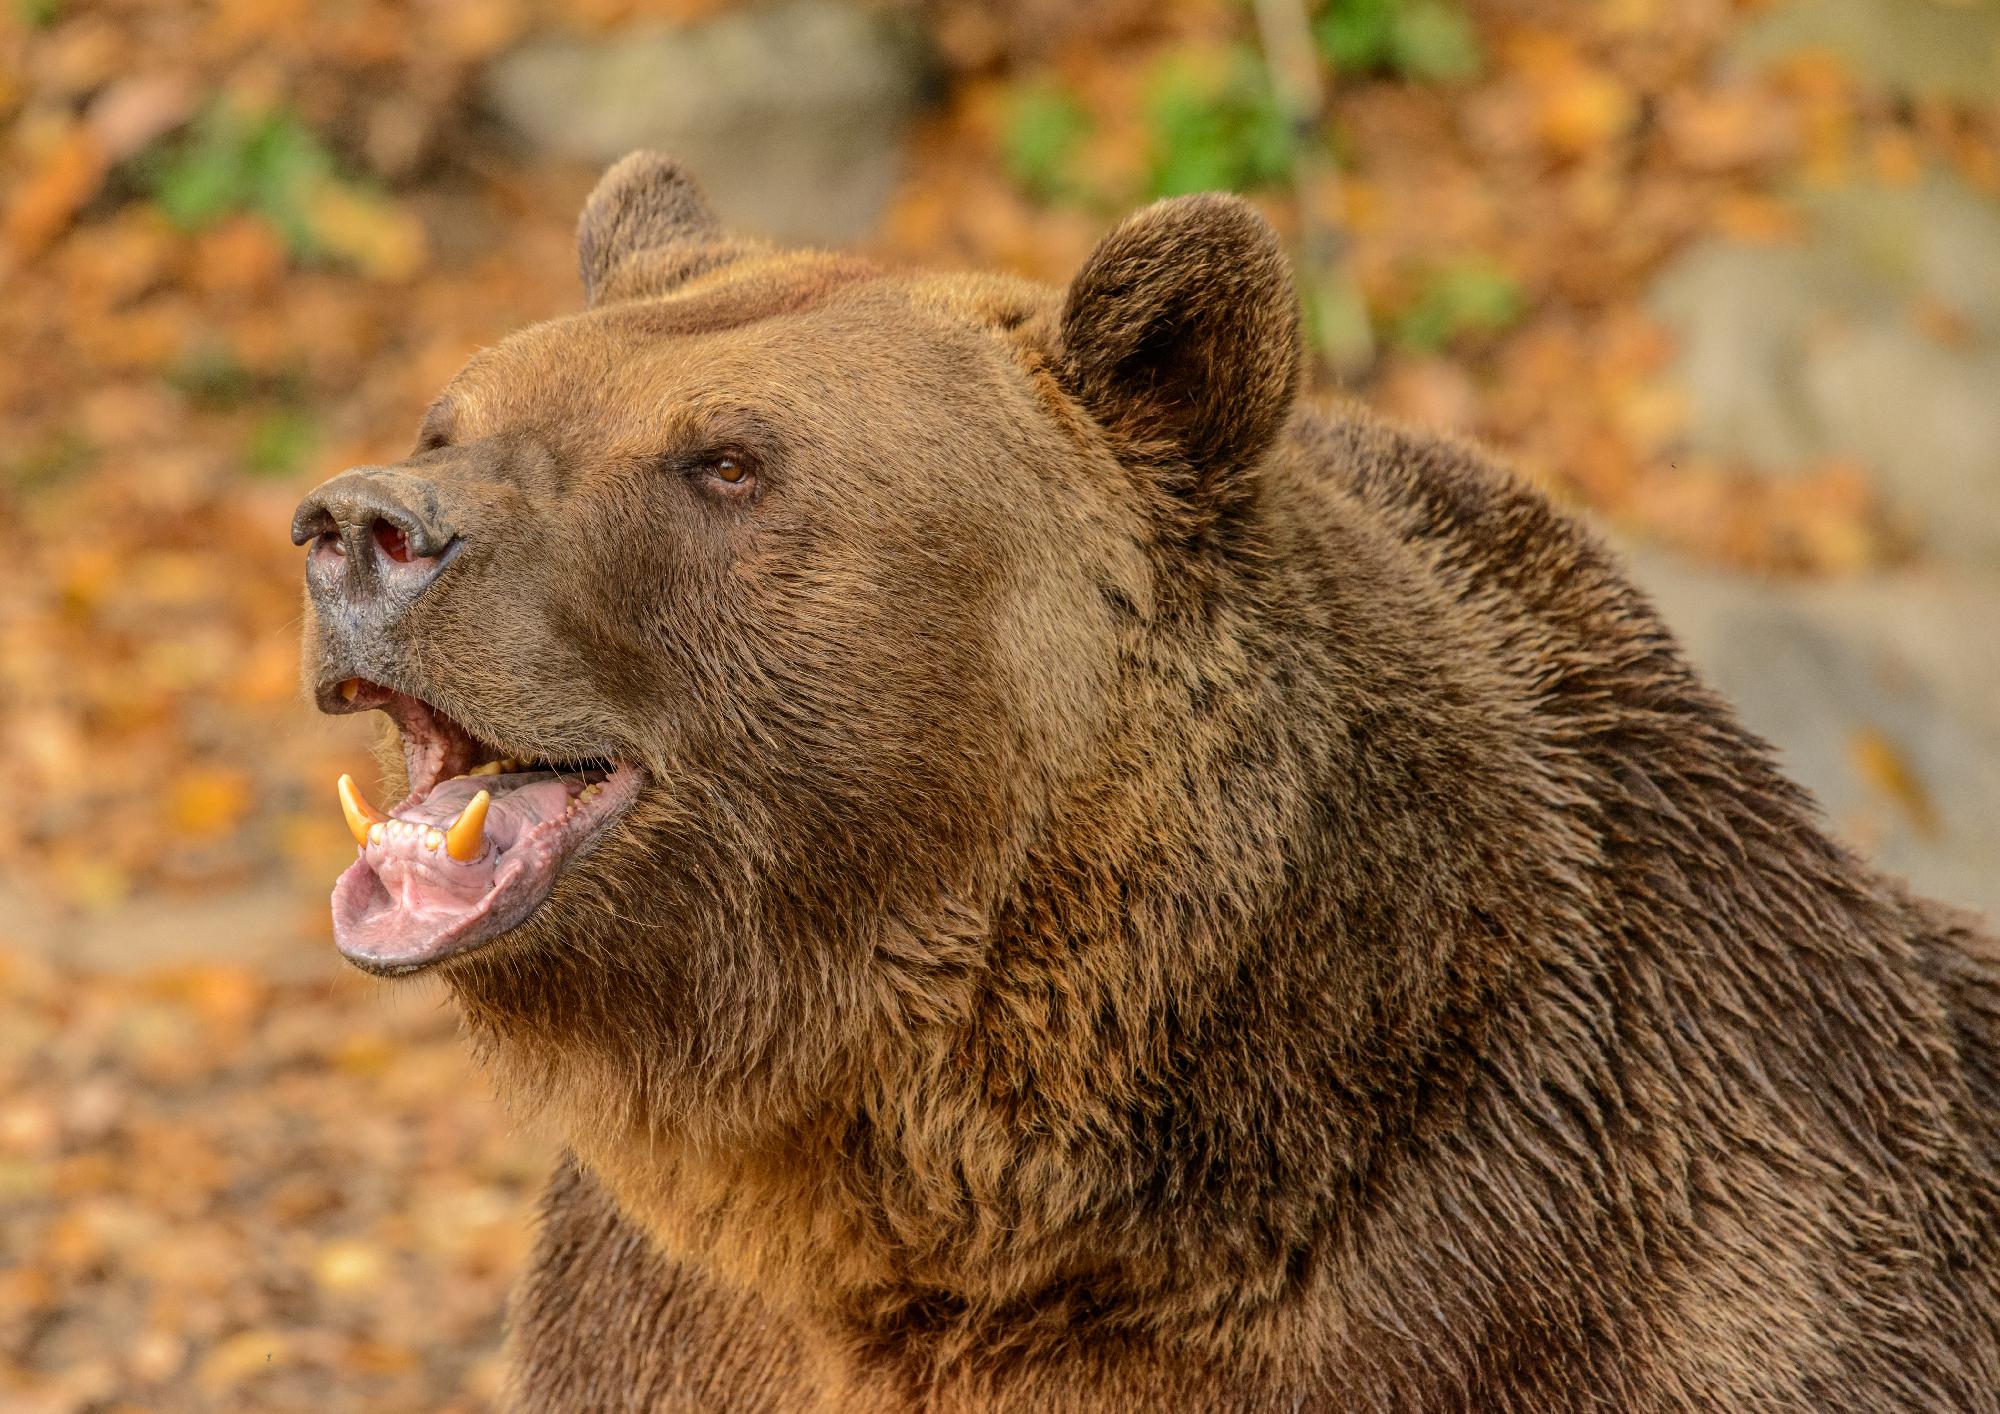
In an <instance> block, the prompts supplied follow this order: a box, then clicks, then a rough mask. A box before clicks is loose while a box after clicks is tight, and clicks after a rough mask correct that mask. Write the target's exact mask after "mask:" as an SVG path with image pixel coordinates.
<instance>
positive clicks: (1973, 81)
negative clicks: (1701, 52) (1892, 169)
mask: <svg viewBox="0 0 2000 1414" xmlns="http://www.w3.org/2000/svg"><path fill="white" fill-rule="evenodd" d="M1805 50H1827V51H1831V52H1832V53H1833V54H1835V55H1837V56H1839V58H1840V59H1841V60H1842V61H1843V62H1844V63H1845V64H1846V65H1847V66H1848V67H1849V68H1850V69H1852V70H1853V71H1854V72H1855V73H1857V74H1859V75H1861V76H1862V77H1863V78H1864V79H1868V80H1870V81H1872V82H1874V83H1876V84H1879V85H1881V86H1882V87H1884V88H1888V89H1891V90H1893V91H1895V92H1898V93H1903V94H1909V95H1913V96H1917V97H1926V98H1951V99H1959V100H1962V101H1966V102H1973V103H1983V102H1989V101H1991V100H1992V99H1995V98H2000V5H1996V4H1994V3H1993V0H1793V3H1792V4H1790V5H1785V6H1781V7H1780V8H1778V9H1775V10H1772V11H1770V12H1769V13H1767V14H1765V15H1763V16H1761V17H1760V18H1759V19H1757V20H1754V21H1752V22H1751V23H1750V24H1748V25H1746V26H1745V27H1744V29H1743V32H1742V34H1741V35H1740V36H1739V38H1738V39H1737V41H1736V44H1735V45H1734V47H1733V51H1732V52H1733V53H1734V54H1735V55H1736V56H1737V57H1739V58H1742V59H1745V60H1749V61H1752V62H1761V61H1764V60H1768V59H1774V58H1780V57H1783V56H1785V55H1790V54H1797V53H1800V52H1802V51H1805Z"/></svg>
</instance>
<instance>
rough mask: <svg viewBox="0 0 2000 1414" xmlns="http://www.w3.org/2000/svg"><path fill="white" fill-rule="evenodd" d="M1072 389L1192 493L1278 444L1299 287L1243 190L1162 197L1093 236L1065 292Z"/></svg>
mask: <svg viewBox="0 0 2000 1414" xmlns="http://www.w3.org/2000/svg"><path fill="white" fill-rule="evenodd" d="M1061 341H1062V348H1061V355H1060V359H1061V369H1062V374H1063V376H1064V378H1065V381H1066V383H1067V385H1068V387H1069V390H1070V392H1071V393H1072V394H1073V395H1074V396H1075V397H1076V398H1077V399H1078V400H1079V401H1080V402H1082V403H1083V405H1084V406H1085V407H1086V408H1087V409H1088V410H1089V411H1090V413H1091V415H1092V416H1093V417H1095V418H1096V419H1097V421H1098V423H1099V424H1100V425H1101V426H1103V427H1104V428H1106V429H1107V430H1108V431H1110V432H1111V433H1112V434H1113V436H1115V437H1116V438H1118V439H1119V440H1120V442H1122V443H1123V444H1125V447H1126V449H1127V450H1128V452H1129V455H1131V456H1132V457H1133V458H1134V459H1141V460H1144V459H1150V460H1155V461H1158V462H1161V463H1163V464H1164V466H1165V468H1166V469H1168V470H1170V471H1171V472H1175V473H1178V475H1177V476H1176V477H1175V479H1176V480H1180V481H1182V482H1184V483H1185V484H1184V485H1183V486H1182V487H1181V488H1180V489H1181V490H1182V492H1183V494H1187V495H1200V494H1201V493H1202V492H1203V491H1207V492H1208V493H1209V494H1210V495H1211V496H1212V497H1223V498H1226V496H1227V488H1228V487H1229V486H1230V485H1231V484H1234V483H1240V481H1241V480H1242V478H1241V477H1240V475H1239V473H1241V472H1243V471H1245V470H1247V469H1248V468H1249V467H1250V466H1252V465H1253V464H1254V463H1255V462H1256V461H1257V460H1258V459H1259V458H1260V457H1261V456H1262V455H1263V454H1264V452H1265V451H1266V450H1267V449H1268V448H1269V446H1270V444H1271V441H1272V439H1273V438H1274V437H1276V435H1277V433H1278V429H1279V428H1280V427H1281V426H1283V424H1284V420H1285V416H1286V414H1287V413H1288V412H1289V411H1290V410H1291V404H1292V396H1293V392H1294V390H1295V388H1296V386H1297V383H1298V377H1299V316H1298V297H1297V295H1296V293H1295V292H1294V290H1293V288H1292V276H1291V268H1290V263H1289V262H1288V261H1287V260H1286V258H1285V253H1284V249H1283V247H1282V246H1280V245H1279V243H1278V237H1277V233H1276V232H1274V231H1273V230H1272V229H1271V227H1270V226H1269V224H1267V223H1266V222H1265V220H1264V218H1263V217H1262V216H1260V215H1258V214H1257V211H1256V209H1255V208H1253V207H1252V206H1251V205H1250V204H1249V203H1248V202H1246V201H1244V200H1243V199H1242V198H1240V197H1234V196H1224V195H1220V194H1214V193H1211V194H1207V195H1202V196H1183V197H1175V198H1173V199H1172V200H1169V201H1161V202H1156V203H1155V204H1154V205H1152V206H1149V207H1147V208H1146V209H1145V210H1143V211H1140V212H1137V213H1136V214H1134V215H1132V216H1129V217H1127V218H1126V219H1125V220H1124V221H1123V222H1122V223H1120V224H1119V225H1118V226H1117V227H1116V228H1115V229H1114V230H1113V231H1112V232H1111V234H1109V235H1108V236H1106V237H1105V238H1104V239H1103V241H1101V242H1100V243H1099V244H1098V247H1097V249H1096V250H1095V251H1093V252H1092V253H1091V256H1090V258H1089V259H1088V260H1087V261H1085V262H1084V266H1083V269H1082V270H1081V271H1080V272H1078V274H1077V276H1076V279H1075V280H1073V281H1072V282H1071V283H1070V287H1069V292H1068V294H1067V296H1066V297H1065V299H1064V301H1063V311H1062V326H1061Z"/></svg>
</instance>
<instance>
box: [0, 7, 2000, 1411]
mask: <svg viewBox="0 0 2000 1414" xmlns="http://www.w3.org/2000/svg"><path fill="white" fill-rule="evenodd" d="M0 3H4V7H5V8H4V14H3V15H0V290H4V298H0V346H4V347H5V349H6V357H5V358H4V359H0V743H4V748H5V749H4V751H0V797H4V799H5V800H6V801H7V809H6V810H5V811H0V859H4V860H5V861H6V863H5V866H4V868H3V869H0V1406H4V1407H5V1408H7V1409H9V1410H21V1411H71V1410H78V1411H80V1410H125V1411H129V1410H139V1409H160V1410H165V1409H244V1410H278V1409H301V1410H305V1409H310V1410H334V1409H396V1410H418V1409H423V1410H432V1409H474V1408H479V1407H483V1405H484V1404H485V1403H486V1401H487V1400H488V1398H489V1397H490V1395H491V1393H492V1391H493V1389H494V1387H495V1381H496V1379H497V1370H498V1366H497V1363H496V1351H497V1348H498V1341H499V1338H500V1331H501V1312H502V1303H503V1299H504V1294H505V1291H506V1288H507V1285H508V1282H509V1279H510V1276H511V1274H512V1272H513V1271H514V1270H515V1268H516V1267H517V1265H518V1263H519V1262H520V1260H521V1259H522V1257H523V1255H524V1252H525V1249H526V1245H527V1242H528V1235H529V1228H528V1219H529V1206H530V1203H531V1199H532V1194H533V1191H534V1189H535V1187H536V1185H537V1184H538V1182H539V1179H540V1176H541V1174H542V1173H543V1171H544V1168H545V1166H546V1163H547V1160H548V1155H549V1152H550V1151H549V1148H548V1145H547V1143H546V1141H545V1140H543V1139H541V1138H538V1137H536V1136H534V1135H531V1134H525V1133H521V1132H518V1131H517V1130H516V1129H515V1128H514V1126H513V1125H512V1123H511V1122H510V1120H509V1118H508V1116H507V1115H506V1113H505V1112H504V1111H503V1110H502V1109H501V1107H500V1106H499V1105H497V1104H496V1103H495V1102H494V1101H493V1100H492V1099H491V1098H489V1095H488V1093H487V1091H486V1088H485V1086H484V1084H483V1083H482V1082H481V1081H480V1079H479V1078H478V1077H477V1076H476V1074H474V1072H473V1071H472V1070H471V1068H470V1066H469V1065H468V1064H467V1062H466V1061H465V1060H464V1058H463V1057H462V1055H461V1053H460V1047H459V1044H458V1042H457V1040H456V1038H455V1037H454V1035H453V1030H452V1023H451V1021H450V1018H449V1016H448V1015H447V1014H445V1013H444V1012H443V1011H442V1010H441V1009H440V1007H439V1006H438V1004H437V997H436V995H435V994H434V993H432V992H430V991H428V990H426V989H425V988H424V987H423V986H421V985H412V986H404V987H386V986H382V985H380V984H375V983H372V982H369V981H367V980H365V979H362V978H360V977H358V976H354V975H349V974H348V973H347V972H346V971H344V970H343V968H342V966H341V965H340V964H339V963H338V961H337V959H336V957H335V955H334V953H333V951H332V948H331V946H330V942H329V939H328V936H327V931H328V930H327V904H326V896H327V892H328V889H329V887H330V884H331V881H332V879H333V877H334V875H335V874H336V873H337V871H338V870H339V869H340V868H341V867H343V865H344V864H345V862H346V861H347V859H348V858H350V857H351V849H352V846H351V844H350V842H349V841H348V839H347V836H346V834H345V833H344V831H343V829H342V825H341V820H340V816H339V813H338V811H337V809H336V808H335V805H334V797H333V788H332V782H333V780H334V778H335V776H336V775H337V774H338V773H339V772H341V771H343V770H352V771H355V772H357V774H360V776H361V779H363V780H364V781H372V780H373V779H374V777H373V775H372V774H369V773H370V772H372V769H373V768H372V765H371V763H370V761H369V757H368V742H367V738H368V736H369V734H370V730H371V729H370V728H368V727H367V726H365V725H364V724H359V723H356V722H353V721H346V722H342V723H333V722H329V721H326V720H323V719H320V718H318V717H316V716H315V715H313V714H312V713H311V712H310V711H309V710H308V709H307V708H306V707H305V706H304V705H303V703H302V702H301V701H300V699H299V696H298V691H297V686H296V646H295V645H296V630H297V621H298V613H299V598H300V595H299V583H300V555H299V552H297V551H296V550H294V549H293V548H292V547H291V546H290V545H289V544H288V543H287V540H286V527H287V524H288V521H289V517H290V513H291V508H292V506H293V505H294V503H295V502H296V500H297V499H298V497H299V495H300V494H301V493H302V492H303V491H304V490H305V489H306V488H307V487H309V486H310V485H312V484H314V483H315V482H317V481H318V480H320V479H322V478H323V477H325V476H327V475H330V474H332V473H333V472H335V471H337V470H339V469H341V468H343V467H345V466H348V465H352V464H355V463H360V462H368V461H386V460H394V459H395V458H397V457H399V456H401V455H402V454H403V452H404V451H405V450H406V448H407V445H408V443H409V440H410V438H411V436H412V434H413V432H414V428H415V425H416V422H417V419H418V417H419V416H420V414H421V412H422V410H423V408H424V407H425V405H426V404H427V402H428V401H429V399H430V398H431V397H432V396H433V395H434V394H435V392H436V391H437V390H438V388H439V387H440V386H441V385H442V383H443V382H444V381H445V379H446V378H447V377H449V375H450V374H451V373H452V372H453V371H454V370H455V369H456V368H457V367H458V366H459V364H460V363H461V362H462V361H463V360H464V359H465V358H466V356H467V355H468V354H469V353H470V352H471V351H473V350H474V349H476V348H478V347H479V346H481V345H482V344H486V343H489V342H491V341H493V340H495V339H496V338H498V337H500V336H501V335H502V334H504V333H505V332H506V331H508V330H510V329H512V328H515V327H517V326H519V325H521V324H523V323H525V322H528V321H532V320H536V319H541V318H545V317H548V316H551V315H555V314H559V313H562V312H564V311H567V310H570V309H573V308H574V307H575V306H576V304H577V299H578V295H577V290H576V279H575V275H574V258H573V253H572V249H571V231H572V225H573V222H574V219H575V215H576V212H577V209H578V206H579V203H580V201H581V198H582V196H583V194H584V193H585V192H586V191H587V190H588V189H589V186H590V184H591V182H592V180H593V179H594V177H595V176H596V174H597V172H598V170H599V169H600V168H601V166H602V165H603V164H604V163H605V162H606V161H608V160H609V159H611V158H613V157H616V156H617V155H619V154H620V153H622V152H623V151H625V150H626V149H628V148H630V147H635V146H642V145H643V146H653V147H659V148H663V149H665V150H668V151H671V152H673V153H676V154H677V155H679V156H681V157H683V158H685V159H686V160H688V161H689V162H690V164H691V165H692V166H693V168H694V170H695V171H696V172H697V174H699V175H700V176H701V177H703V179H704V180H705V181H706V183H707V184H708V186H709V187H710V188H711V190H712V193H713V194H714V196H715V197H716V199H717V202H718V204H719V205H720V206H721V207H722V208H723V210H724V211H725V213H726V214H728V215H729V216H730V217H732V218H733V220H734V221H735V222H736V223H737V224H739V225H740V226H743V227H745V228H749V229H754V230H758V231H761V232H765V233H772V234H777V235H781V236H784V237H787V238H791V239H795V240H801V241H811V242H825V243H836V242H837V243H850V244H855V245H858V246H860V247H862V248H864V249H868V250H871V251H873V252H876V253H878V254H880V255H882V256H883V257H885V258H889V259H893V260H896V261H907V262H915V263H921V264H930V265H978V266H999V267H1003V268H1008V269H1012V270H1016V271H1020V272H1024V273H1027V274H1030V275H1035V276H1041V277H1046V278H1050V279H1061V278H1063V277H1064V276H1065V275H1066V274H1067V273H1068V272H1069V271H1070V270H1071V269H1072V268H1073V267H1074V266H1075V264H1076V263H1077V262H1078V261H1079V260H1080V259H1081V257H1082V256H1083V255H1084V253H1085V252H1086V251H1087V250H1088V248H1089V246H1090V244H1091V243H1092V241H1093V240H1094V239H1095V237H1096V236H1097V235H1098V234H1100V233H1101V232H1102V231H1103V230H1104V228H1105V227H1106V226H1107V225H1108V223H1109V222H1110V221H1111V220H1112V219H1114V217H1115V216H1116V215H1117V214H1118V213H1120V212H1121V211H1123V210H1125V209H1127V208H1129V207H1130V206H1132V205H1134V204H1136V203H1140V202H1143V201H1145V200H1148V199H1150V198H1153V197H1157V196H1162V195H1167V194H1171V193H1176V192H1183V191H1190V190H1198V189H1203V188H1233V189H1235V190H1239V191H1243V192H1246V193H1248V194H1250V195H1251V196H1252V197H1253V198H1254V199H1256V200H1257V201H1258V202H1259V203H1260V205H1262V206H1263V208H1264V209H1265V210H1266V211H1267V212H1268V213H1269V214H1270V215H1271V217H1272V219H1273V220H1274V221H1275V222H1276V223H1277V224H1278V225H1279V227H1280V229H1281V230H1282V231H1283V232H1284V233H1285V234H1286V236H1287V238H1288V239H1289V240H1290V241H1291V242H1292V243H1293V245H1294V248H1295V249H1296V251H1297V252H1298V256H1299V262H1300V270H1301V284H1302V293H1303V297H1304V299H1305V303H1306V309H1307V314H1308V319H1309V325H1310V328H1311V331H1312V340H1313V347H1314V352H1315V356H1316V358H1317V359H1318V360H1319V362H1320V364H1321V368H1322V375H1323V379H1324V381H1325V383H1326V384H1327V385H1328V386H1329V387H1340V388H1344V389H1345V390H1347V391H1348V392H1349V393H1351V394H1352V395H1354V396H1358V397H1360V398H1363V399H1365V400H1367V401H1368V402H1369V403H1371V404H1373V405H1374V406H1376V407H1378V408H1380V409H1382V410H1385V411H1387V412H1389V413H1391V414H1393V415H1396V416H1400V417H1404V418H1409V419H1415V420H1420V421H1423V422H1426V423H1430V424H1435V425H1439V426H1444V427H1451V428H1456V429H1460V430H1462V431H1465V432H1467V433H1470V434H1473V435H1476V436H1479V437H1481V438H1484V439H1487V440H1488V441H1490V442H1491V443H1493V444H1494V445H1496V446H1497V447H1499V448H1500V449H1501V450H1502V451H1503V452H1504V454H1506V455H1507V456H1508V457H1510V458H1511V459H1512V460H1513V461H1514V462H1515V463H1516V464H1517V465H1518V466H1519V467H1520V468H1521V469H1522V471H1523V472H1524V473H1525V474H1526V475H1528V476H1530V477H1532V478H1534V479H1536V480H1537V481H1538V482H1540V483H1541V484H1543V485H1544V486H1546V487H1548V488H1549V489H1550V490H1551V491H1552V492H1553V493H1554V494H1555V495H1557V496H1558V497H1560V498H1562V499H1563V500H1565V501H1566V502H1568V503H1570V504H1572V505H1575V506H1577V507H1580V508H1585V509H1587V510H1588V511H1590V512H1592V513H1594V515H1595V516H1596V517H1597V518H1598V519H1599V521H1600V523H1601V524H1602V525H1604V526H1605V527H1606V528H1607V529H1608V531H1609V533H1610V534H1612V535H1613V536H1614V537H1615V538H1616V539H1618V540H1619V541H1620V542H1621V543H1622V544H1623V545H1624V546H1625V547H1626V548H1627V549H1628V550H1629V551H1630V552H1631V553H1632V554H1633V556H1634V558H1635V564H1636V566H1637V570H1638V573H1639V575H1640V577H1641V578H1642V580H1643V581H1644V582H1646V583H1647V584H1648V586H1649V587H1650V588H1652V589H1653V591H1654V592H1655V593H1656V594H1657V595H1658V597H1659V599H1660V602H1661V603H1662V605H1663V607H1664V608H1665V610H1666V612H1667V614H1668V615H1669V617H1670V619H1672V621H1673V622H1674V623H1675V624H1676V625H1677V626H1678V627H1680V628H1681V629H1682V630H1683V631H1684V633H1685V634H1686V636H1687V638H1688V640H1689V642H1690V644H1691V646H1692V648H1693V650H1694V652H1695V653H1696V656H1697V657H1698V658H1699V659H1701V661H1702V662H1703V663H1704V664H1705V665H1706V666H1707V667H1708V669H1709V670H1710V671H1711V673H1713V674H1714V675H1715V676H1716V677H1717V679H1718V680H1719V681H1720V682H1721V683H1722V684H1723V686H1724V687H1725V688H1726V690H1728V691H1729V692H1730V693H1731V695H1733V696H1734V697H1736V698H1737V699H1738V700H1739V701H1740V702H1741V703H1742V704H1743V707H1744V710H1745V713H1746V715H1747V716H1748V717H1749V719H1750V720H1751V722H1752V724H1753V725H1755V726H1757V727H1758V728H1759V729H1760V730H1763V731H1764V732H1766V733H1767V734H1768V735H1770V736H1771V737H1772V738H1773V739H1774V740H1776V741H1777V742H1778V743H1779V744H1780V745H1781V746H1782V747H1783V749H1784V750H1785V752H1786V754H1787V758H1788V760H1789V762H1790V763H1791V766H1792V768H1793V769H1794V771H1795V772H1796V773H1798V774H1799V775H1800V776H1801V777H1802V778H1804V779H1805V780H1806V781H1807V782H1808V783H1809V784H1811V785H1812V786H1813V787H1814V789H1815V790H1817V791H1818V792H1819V793H1820V796H1821V799H1822V800H1823V801H1824V802H1825V803H1826V805H1827V807H1828V811H1829V814H1830V815H1831V816H1832V818H1833V820H1834V823H1835V824H1836V826H1837V827H1838V828H1839V829H1840V830H1841V831H1842V832H1843V833H1844V834H1845V835H1846V836H1847V837H1848V838H1849V839H1851V840H1852V841H1854V842H1855V843H1856V844H1857V845H1859V846H1860V847H1862V848H1863V849H1865V850H1868V851H1870V852H1872V853H1874V854H1875V855H1876V856H1877V857H1879V858H1881V859H1883V860H1884V861H1885V862H1886V863H1887V864H1889V865H1890V866H1891V867H1893V868H1896V869H1898V870H1904V871H1908V872H1909V873H1910V874H1911V875H1912V876H1913V877H1914V878H1915V879H1916V880H1917V882H1918V883H1919V884H1920V886H1922V887H1924V888H1926V889H1928V890H1930V891H1933V892H1936V893H1939V894H1941V895H1944V896H1946V897H1950V898H1954V899H1956V900H1958V901H1960V902H1965V903H1971V904H1975V905H1982V906H1985V907H1988V908H1989V909H1991V908H1995V907H2000V652H1996V649H2000V634H1996V631H1995V628H1994V620H1995V618H1996V616H2000V590H1997V589H1996V585H2000V3H1995V0H1768V3H1753V0H1276V3H1273V2H1272V0H1256V3H1251V0H1022V3H1016V4H1008V3H1002V0H923V3H909V4H890V3H882V4H866V3H860V0H782V2H781V3H772V4H760V5H754V6H753V5H747V4H736V3H730V0H664V2H663V3H642V0H410V2H409V3H398V0H0Z"/></svg>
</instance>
